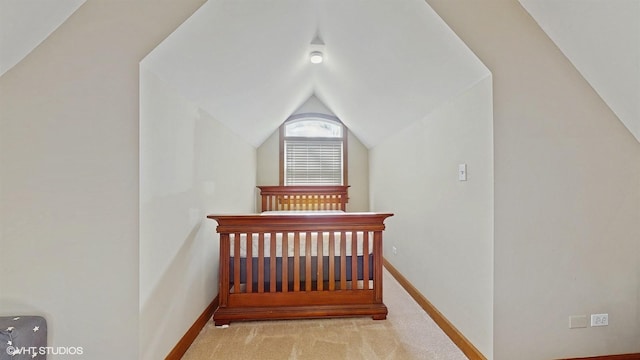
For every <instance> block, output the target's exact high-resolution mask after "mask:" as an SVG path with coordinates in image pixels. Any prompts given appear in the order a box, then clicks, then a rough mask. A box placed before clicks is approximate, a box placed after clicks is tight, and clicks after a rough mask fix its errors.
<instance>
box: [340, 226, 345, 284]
mask: <svg viewBox="0 0 640 360" xmlns="http://www.w3.org/2000/svg"><path fill="white" fill-rule="evenodd" d="M346 289H347V235H346V234H345V232H344V231H343V232H341V233H340V290H346Z"/></svg>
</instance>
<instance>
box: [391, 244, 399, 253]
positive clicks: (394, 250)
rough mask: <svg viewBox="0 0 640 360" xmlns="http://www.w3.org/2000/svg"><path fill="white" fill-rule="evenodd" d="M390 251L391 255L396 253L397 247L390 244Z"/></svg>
mask: <svg viewBox="0 0 640 360" xmlns="http://www.w3.org/2000/svg"><path fill="white" fill-rule="evenodd" d="M391 252H392V253H393V255H398V248H396V247H395V246H392V247H391Z"/></svg>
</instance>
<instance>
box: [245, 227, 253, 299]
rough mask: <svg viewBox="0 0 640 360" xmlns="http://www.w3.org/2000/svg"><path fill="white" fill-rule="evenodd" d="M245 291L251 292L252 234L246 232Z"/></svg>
mask: <svg viewBox="0 0 640 360" xmlns="http://www.w3.org/2000/svg"><path fill="white" fill-rule="evenodd" d="M245 264H247V266H246V267H247V292H248V293H250V292H253V234H252V233H248V234H247V261H246V263H245Z"/></svg>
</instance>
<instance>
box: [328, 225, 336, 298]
mask: <svg viewBox="0 0 640 360" xmlns="http://www.w3.org/2000/svg"><path fill="white" fill-rule="evenodd" d="M335 237H336V236H335V233H334V232H333V231H331V232H330V233H329V279H328V280H329V291H334V290H335V289H336V283H335V279H336V264H335V258H336V239H335Z"/></svg>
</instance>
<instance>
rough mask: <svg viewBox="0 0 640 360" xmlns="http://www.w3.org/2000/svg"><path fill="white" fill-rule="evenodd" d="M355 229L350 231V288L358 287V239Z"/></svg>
mask: <svg viewBox="0 0 640 360" xmlns="http://www.w3.org/2000/svg"><path fill="white" fill-rule="evenodd" d="M358 234H359V233H358V232H357V231H353V232H352V233H351V288H352V289H357V288H358V241H360V239H359V236H358Z"/></svg>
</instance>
